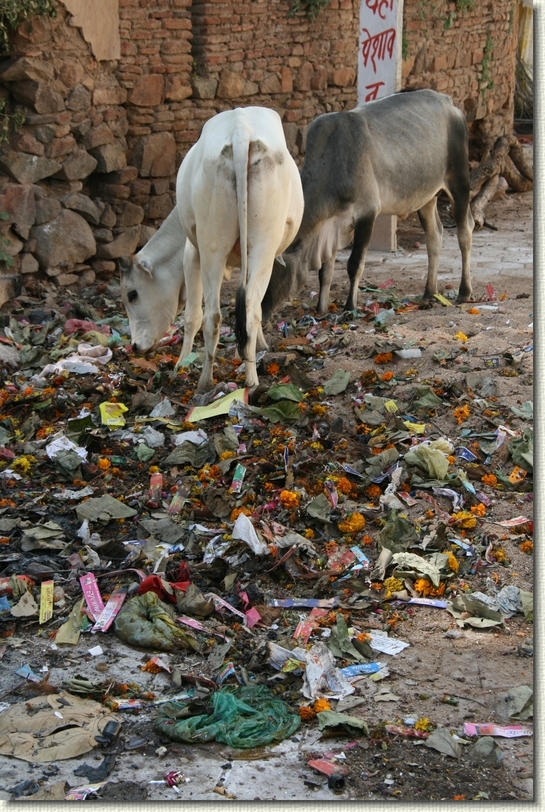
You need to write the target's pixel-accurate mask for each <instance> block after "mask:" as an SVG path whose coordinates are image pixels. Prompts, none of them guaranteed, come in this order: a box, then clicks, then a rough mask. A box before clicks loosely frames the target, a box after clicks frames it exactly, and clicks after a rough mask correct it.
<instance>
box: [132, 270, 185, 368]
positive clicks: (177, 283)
mask: <svg viewBox="0 0 545 812" xmlns="http://www.w3.org/2000/svg"><path fill="white" fill-rule="evenodd" d="M119 267H120V270H121V299H122V301H123V304H124V305H125V310H126V311H127V316H128V317H129V328H130V332H131V342H132V348H133V350H134V351H135V352H141V353H145V352H148V351H149V350H151V349H153V348H154V347H156V346H157V344H158V343H159V341H160V340H161V338H162V337H163V336H164V334H165V333H166V331H167V330H168V328H169V327H170V325H171V324H172V322H173V321H174V319H175V318H176V316H177V315H178V313H179V312H180V310H181V309H182V307H183V305H184V299H185V285H184V280H183V272H182V269H181V268H179V272H178V273H175V272H173V268H172V267H169V266H168V265H167V266H166V267H161V268H154V267H153V265H152V263H151V262H150V260H149V259H146V258H143V257H140V256H139V254H136V255H135V256H134V257H132V258H131V259H126V258H121V259H120V260H119Z"/></svg>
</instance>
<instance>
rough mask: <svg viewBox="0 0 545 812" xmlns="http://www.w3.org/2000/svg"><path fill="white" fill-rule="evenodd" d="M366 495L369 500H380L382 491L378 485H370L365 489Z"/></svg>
mask: <svg viewBox="0 0 545 812" xmlns="http://www.w3.org/2000/svg"><path fill="white" fill-rule="evenodd" d="M365 493H366V494H367V496H368V497H369V499H378V498H379V496H380V495H381V493H382V491H381V489H380V487H379V486H378V485H368V486H367V487H366V489H365Z"/></svg>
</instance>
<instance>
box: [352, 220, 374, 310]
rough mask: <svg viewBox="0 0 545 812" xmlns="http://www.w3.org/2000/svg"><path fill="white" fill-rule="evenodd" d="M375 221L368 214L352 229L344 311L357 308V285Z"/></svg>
mask: <svg viewBox="0 0 545 812" xmlns="http://www.w3.org/2000/svg"><path fill="white" fill-rule="evenodd" d="M375 219H376V215H375V214H370V215H369V216H368V217H366V218H365V219H362V220H358V222H357V223H356V225H355V227H354V244H353V247H352V253H351V254H350V256H349V258H348V263H347V265H346V270H347V272H348V278H349V280H350V289H349V291H348V298H347V300H346V304H345V306H344V309H345V310H356V309H357V307H358V285H359V282H360V279H361V277H362V275H363V269H364V268H365V255H366V254H367V249H368V247H369V243H370V242H371V235H372V233H373V226H374V224H375Z"/></svg>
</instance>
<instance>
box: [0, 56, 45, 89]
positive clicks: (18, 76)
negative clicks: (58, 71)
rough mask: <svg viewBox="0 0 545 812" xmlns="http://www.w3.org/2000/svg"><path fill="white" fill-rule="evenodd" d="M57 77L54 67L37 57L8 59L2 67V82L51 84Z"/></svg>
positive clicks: (0, 70) (0, 73) (0, 77)
mask: <svg viewBox="0 0 545 812" xmlns="http://www.w3.org/2000/svg"><path fill="white" fill-rule="evenodd" d="M54 76H55V71H54V68H53V65H51V64H50V63H49V62H44V60H42V59H38V58H36V57H28V56H21V57H19V58H16V59H7V60H5V61H4V62H2V63H1V65H0V82H2V83H4V82H26V81H33V82H49V81H51V80H52V79H53V78H54Z"/></svg>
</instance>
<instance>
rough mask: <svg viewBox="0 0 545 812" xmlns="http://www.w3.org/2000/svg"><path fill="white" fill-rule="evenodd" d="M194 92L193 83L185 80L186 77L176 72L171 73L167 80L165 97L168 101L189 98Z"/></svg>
mask: <svg viewBox="0 0 545 812" xmlns="http://www.w3.org/2000/svg"><path fill="white" fill-rule="evenodd" d="M192 94H193V88H192V87H191V84H190V83H189V82H187V81H184V78H183V77H181V76H178V75H176V74H170V75H169V76H167V77H166V80H165V99H166V100H167V101H174V102H179V101H183V100H184V99H189V97H190V96H191V95H192Z"/></svg>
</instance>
